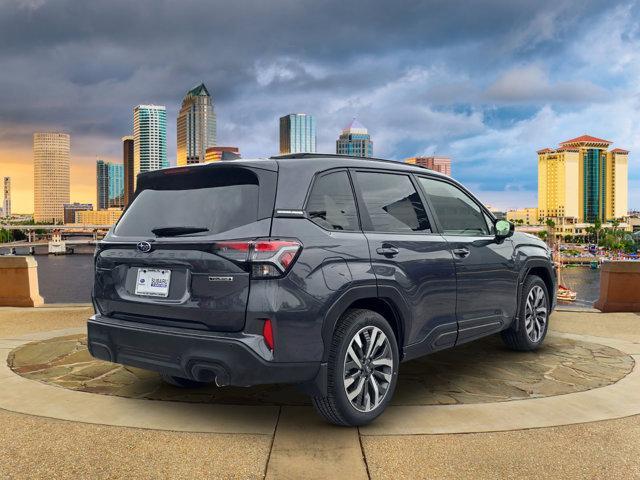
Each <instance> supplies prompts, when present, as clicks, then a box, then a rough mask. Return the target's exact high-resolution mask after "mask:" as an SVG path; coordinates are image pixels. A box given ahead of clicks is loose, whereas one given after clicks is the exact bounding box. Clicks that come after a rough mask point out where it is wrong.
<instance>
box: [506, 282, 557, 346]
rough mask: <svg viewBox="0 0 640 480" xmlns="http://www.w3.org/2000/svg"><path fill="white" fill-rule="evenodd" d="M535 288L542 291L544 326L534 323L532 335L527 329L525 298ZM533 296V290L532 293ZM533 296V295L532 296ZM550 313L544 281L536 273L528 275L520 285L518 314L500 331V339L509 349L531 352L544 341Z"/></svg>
mask: <svg viewBox="0 0 640 480" xmlns="http://www.w3.org/2000/svg"><path fill="white" fill-rule="evenodd" d="M537 289H541V290H542V292H544V302H543V304H544V308H546V313H545V322H544V326H543V327H542V328H540V329H537V328H535V325H534V327H533V328H534V330H533V332H534V334H533V335H532V334H531V333H529V332H528V331H527V326H528V321H527V318H526V316H527V299H528V298H529V295H530V294H532V291H538V290H537ZM532 295H534V296H535V292H534V293H533V294H532ZM532 298H533V297H532ZM550 313H551V299H550V298H549V292H548V290H547V285H546V284H545V283H544V281H543V280H542V279H541V278H540V277H538V276H537V275H529V276H528V277H527V278H526V279H525V281H524V284H523V286H522V293H521V296H520V302H519V307H518V316H517V318H516V319H515V320H514V321H513V324H512V325H511V327H509V328H508V329H507V330H504V331H503V332H502V340H503V341H504V343H505V345H506V346H507V347H509V348H510V349H511V350H516V351H520V352H531V351H533V350H536V349H538V348H540V346H541V345H542V343H543V342H544V339H545V337H546V336H547V331H548V330H549V315H550ZM531 322H534V324H535V323H536V320H535V319H533V320H531ZM532 337H533V338H532Z"/></svg>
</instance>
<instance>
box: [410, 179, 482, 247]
mask: <svg viewBox="0 0 640 480" xmlns="http://www.w3.org/2000/svg"><path fill="white" fill-rule="evenodd" d="M418 180H419V182H420V186H421V187H422V189H423V190H424V192H425V194H426V195H427V198H428V199H429V202H431V205H432V206H433V208H434V210H435V214H436V215H437V216H438V220H440V224H441V225H442V231H443V233H445V234H449V235H489V226H488V225H487V220H486V219H485V214H484V212H483V211H482V209H481V208H480V207H479V206H478V204H477V203H476V202H475V201H474V200H473V199H472V198H471V197H469V195H467V194H466V193H464V192H463V191H462V190H460V189H459V188H458V187H456V186H454V185H452V184H450V183H447V182H442V181H440V180H434V179H432V178H424V177H420V178H419V179H418Z"/></svg>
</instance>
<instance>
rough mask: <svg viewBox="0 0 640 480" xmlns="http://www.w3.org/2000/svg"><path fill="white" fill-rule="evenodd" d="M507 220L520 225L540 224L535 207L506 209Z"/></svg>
mask: <svg viewBox="0 0 640 480" xmlns="http://www.w3.org/2000/svg"><path fill="white" fill-rule="evenodd" d="M507 220H509V221H510V222H512V223H516V224H521V225H540V214H539V211H538V209H537V208H518V209H516V210H508V211H507Z"/></svg>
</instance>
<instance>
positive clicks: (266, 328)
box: [262, 318, 275, 352]
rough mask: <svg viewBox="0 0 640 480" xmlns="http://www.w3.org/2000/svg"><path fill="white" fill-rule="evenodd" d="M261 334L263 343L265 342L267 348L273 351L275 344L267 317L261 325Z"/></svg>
mask: <svg viewBox="0 0 640 480" xmlns="http://www.w3.org/2000/svg"><path fill="white" fill-rule="evenodd" d="M262 336H263V337H264V343H266V344H267V347H269V350H271V351H272V352H273V347H274V346H275V344H274V342H273V327H272V326H271V320H269V319H268V318H267V319H266V320H265V321H264V325H263V326H262Z"/></svg>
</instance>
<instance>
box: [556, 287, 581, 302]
mask: <svg viewBox="0 0 640 480" xmlns="http://www.w3.org/2000/svg"><path fill="white" fill-rule="evenodd" d="M577 296H578V294H577V293H576V292H574V291H573V290H571V289H570V288H568V287H565V286H564V285H561V284H560V285H558V292H557V294H556V297H557V298H558V300H562V301H563V302H575V301H576V297H577Z"/></svg>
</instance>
